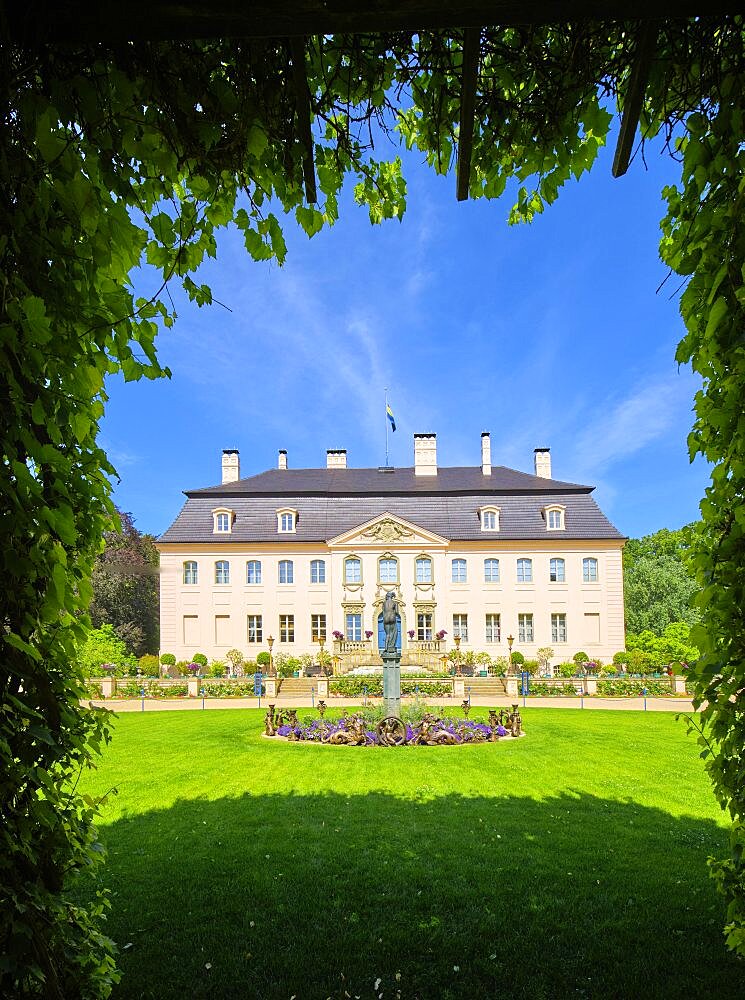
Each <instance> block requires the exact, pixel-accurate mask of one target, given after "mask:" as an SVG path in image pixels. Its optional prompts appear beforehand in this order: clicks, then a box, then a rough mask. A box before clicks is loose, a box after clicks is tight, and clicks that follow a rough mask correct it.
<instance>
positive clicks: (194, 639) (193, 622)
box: [184, 615, 201, 646]
mask: <svg viewBox="0 0 745 1000" xmlns="http://www.w3.org/2000/svg"><path fill="white" fill-rule="evenodd" d="M200 641H201V640H200V637H199V615H184V645H185V646H198V645H199V643H200Z"/></svg>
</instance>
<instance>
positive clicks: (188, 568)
mask: <svg viewBox="0 0 745 1000" xmlns="http://www.w3.org/2000/svg"><path fill="white" fill-rule="evenodd" d="M184 583H199V576H198V573H197V564H196V563H195V562H194V561H193V560H191V559H190V560H188V561H187V562H185V563H184Z"/></svg>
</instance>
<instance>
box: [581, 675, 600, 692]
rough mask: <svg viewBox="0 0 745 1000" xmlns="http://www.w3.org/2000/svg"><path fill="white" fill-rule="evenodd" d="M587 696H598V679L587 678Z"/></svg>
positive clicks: (585, 685) (585, 684)
mask: <svg viewBox="0 0 745 1000" xmlns="http://www.w3.org/2000/svg"><path fill="white" fill-rule="evenodd" d="M584 687H585V694H597V693H598V679H597V677H585V683H584Z"/></svg>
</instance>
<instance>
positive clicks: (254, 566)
mask: <svg viewBox="0 0 745 1000" xmlns="http://www.w3.org/2000/svg"><path fill="white" fill-rule="evenodd" d="M252 573H253V577H254V579H253V580H252V579H251V575H252ZM260 583H261V560H260V559H247V560H246V584H247V585H248V586H251V587H254V586H258V585H259V584H260Z"/></svg>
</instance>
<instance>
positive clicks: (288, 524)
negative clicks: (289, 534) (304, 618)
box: [279, 514, 295, 531]
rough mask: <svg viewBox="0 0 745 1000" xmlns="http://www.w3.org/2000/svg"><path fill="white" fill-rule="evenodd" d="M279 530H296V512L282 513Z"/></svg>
mask: <svg viewBox="0 0 745 1000" xmlns="http://www.w3.org/2000/svg"><path fill="white" fill-rule="evenodd" d="M279 530H280V531H294V530H295V515H294V514H281V515H280V518H279Z"/></svg>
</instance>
